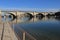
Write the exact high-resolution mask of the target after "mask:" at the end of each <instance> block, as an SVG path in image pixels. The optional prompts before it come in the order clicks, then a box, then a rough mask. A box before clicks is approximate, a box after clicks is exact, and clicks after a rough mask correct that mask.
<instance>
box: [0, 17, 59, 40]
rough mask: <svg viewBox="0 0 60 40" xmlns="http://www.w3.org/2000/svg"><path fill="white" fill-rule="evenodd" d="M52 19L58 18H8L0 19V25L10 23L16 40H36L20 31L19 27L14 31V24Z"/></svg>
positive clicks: (22, 30)
mask: <svg viewBox="0 0 60 40" xmlns="http://www.w3.org/2000/svg"><path fill="white" fill-rule="evenodd" d="M52 19H57V20H59V18H56V17H54V16H52V17H47V16H46V17H29V16H23V17H19V18H15V19H12V18H10V17H7V18H5V17H2V18H1V20H0V24H1V23H7V22H8V23H10V24H11V25H12V26H13V27H12V29H13V30H14V31H15V34H16V36H17V38H18V40H36V38H34V37H33V36H31V35H30V34H29V33H27V32H26V31H25V30H24V29H22V28H21V27H20V28H19V27H18V26H17V27H15V28H17V29H14V24H19V23H30V22H37V21H47V20H52Z"/></svg>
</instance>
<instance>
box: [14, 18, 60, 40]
mask: <svg viewBox="0 0 60 40" xmlns="http://www.w3.org/2000/svg"><path fill="white" fill-rule="evenodd" d="M32 19H33V21H31V22H30V20H29V22H28V21H27V22H23V23H18V24H14V29H15V32H17V33H18V34H19V32H20V30H18V29H17V27H19V28H23V29H24V30H25V31H26V32H28V33H29V34H31V35H32V36H33V37H34V38H36V39H37V40H60V19H59V18H54V17H51V18H42V19H39V18H35V19H34V18H32ZM32 19H31V20H32ZM36 19H37V20H36Z"/></svg>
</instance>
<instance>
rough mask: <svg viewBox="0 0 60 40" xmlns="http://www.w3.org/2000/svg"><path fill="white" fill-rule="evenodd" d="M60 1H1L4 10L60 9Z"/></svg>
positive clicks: (0, 6)
mask: <svg viewBox="0 0 60 40" xmlns="http://www.w3.org/2000/svg"><path fill="white" fill-rule="evenodd" d="M59 4H60V0H0V9H3V8H41V9H60V5H59Z"/></svg>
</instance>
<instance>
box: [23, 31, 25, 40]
mask: <svg viewBox="0 0 60 40" xmlns="http://www.w3.org/2000/svg"><path fill="white" fill-rule="evenodd" d="M23 40H25V32H23Z"/></svg>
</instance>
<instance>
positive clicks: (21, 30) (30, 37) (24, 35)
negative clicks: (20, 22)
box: [17, 27, 36, 40]
mask: <svg viewBox="0 0 60 40" xmlns="http://www.w3.org/2000/svg"><path fill="white" fill-rule="evenodd" d="M17 28H18V29H19V30H20V32H22V35H23V37H22V38H23V39H22V40H25V39H26V35H27V36H28V37H29V39H32V40H36V39H35V38H34V37H33V36H31V35H30V34H29V33H28V32H26V31H25V30H24V29H22V28H21V27H17ZM18 38H19V37H18Z"/></svg>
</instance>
